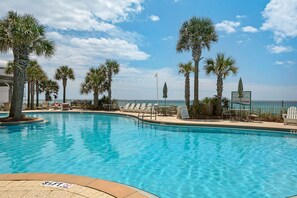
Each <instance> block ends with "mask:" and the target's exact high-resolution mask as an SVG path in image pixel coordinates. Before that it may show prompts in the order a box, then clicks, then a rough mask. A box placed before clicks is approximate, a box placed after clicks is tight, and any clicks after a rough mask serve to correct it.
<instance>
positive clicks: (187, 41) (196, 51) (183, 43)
mask: <svg viewBox="0 0 297 198" xmlns="http://www.w3.org/2000/svg"><path fill="white" fill-rule="evenodd" d="M217 40H218V36H217V33H216V31H215V26H214V24H213V22H212V21H211V20H210V19H209V18H197V17H192V18H191V19H190V20H188V21H185V22H184V23H183V24H182V27H181V28H180V30H179V39H178V41H177V45H176V51H177V52H183V51H190V50H191V51H192V58H193V61H194V65H195V75H194V107H195V108H194V110H195V111H194V115H195V116H197V115H198V114H197V113H198V112H197V111H198V104H199V96H198V94H199V90H198V89H199V61H200V60H201V53H202V49H204V48H206V49H208V50H209V49H210V46H211V44H212V43H213V42H216V41H217Z"/></svg>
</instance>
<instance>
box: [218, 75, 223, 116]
mask: <svg viewBox="0 0 297 198" xmlns="http://www.w3.org/2000/svg"><path fill="white" fill-rule="evenodd" d="M222 94H223V78H222V77H221V76H218V78H217V97H218V103H217V115H222Z"/></svg>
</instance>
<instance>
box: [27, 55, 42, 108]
mask: <svg viewBox="0 0 297 198" xmlns="http://www.w3.org/2000/svg"><path fill="white" fill-rule="evenodd" d="M40 69H41V68H40V66H39V64H38V63H37V61H36V60H30V61H29V64H28V67H27V82H28V107H29V108H30V109H34V94H35V87H34V86H35V83H34V82H35V79H36V76H37V73H38V72H39V70H40Z"/></svg>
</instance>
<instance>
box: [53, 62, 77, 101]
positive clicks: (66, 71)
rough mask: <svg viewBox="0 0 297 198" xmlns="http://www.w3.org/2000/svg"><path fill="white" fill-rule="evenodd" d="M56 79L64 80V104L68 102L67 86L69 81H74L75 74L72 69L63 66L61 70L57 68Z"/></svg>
mask: <svg viewBox="0 0 297 198" xmlns="http://www.w3.org/2000/svg"><path fill="white" fill-rule="evenodd" d="M55 79H56V80H62V82H63V102H64V103H65V102H66V86H67V80H68V79H70V80H74V79H75V77H74V72H73V70H72V68H70V67H68V66H67V65H62V66H60V67H59V68H57V70H56V73H55Z"/></svg>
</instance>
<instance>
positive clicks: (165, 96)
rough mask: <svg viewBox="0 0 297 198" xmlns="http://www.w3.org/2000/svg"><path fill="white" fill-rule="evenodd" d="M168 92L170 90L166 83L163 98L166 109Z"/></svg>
mask: <svg viewBox="0 0 297 198" xmlns="http://www.w3.org/2000/svg"><path fill="white" fill-rule="evenodd" d="M167 92H168V89H167V84H166V82H165V84H164V86H163V98H165V107H166V98H167Z"/></svg>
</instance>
